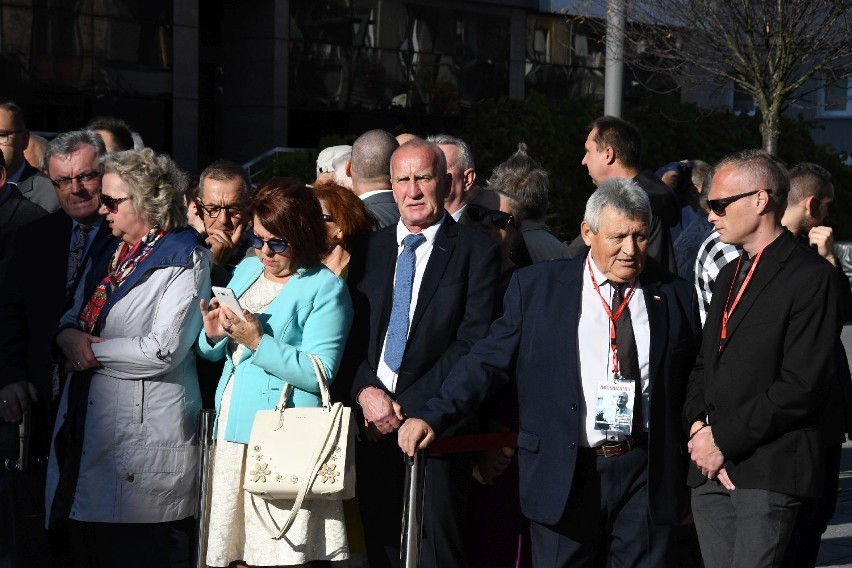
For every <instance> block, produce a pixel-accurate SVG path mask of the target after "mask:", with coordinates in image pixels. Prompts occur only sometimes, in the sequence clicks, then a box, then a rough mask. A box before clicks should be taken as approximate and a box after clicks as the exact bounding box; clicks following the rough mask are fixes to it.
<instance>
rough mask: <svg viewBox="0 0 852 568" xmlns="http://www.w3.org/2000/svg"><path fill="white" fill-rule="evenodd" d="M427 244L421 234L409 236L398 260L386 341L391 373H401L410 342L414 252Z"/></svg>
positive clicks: (386, 359)
mask: <svg viewBox="0 0 852 568" xmlns="http://www.w3.org/2000/svg"><path fill="white" fill-rule="evenodd" d="M425 242H426V237H424V236H423V235H421V234H417V235H408V236H407V237H405V238H404V239H403V240H402V246H403V247H404V248H403V249H402V254H400V255H399V258H398V259H397V260H396V283H395V284H394V286H393V307H392V308H391V315H390V321H389V322H388V335H387V340H386V341H385V363H386V364H387V366H388V367H390V369H391V371H393V372H394V373H396V372H397V371H399V365H400V364H401V363H402V354H403V352H404V351H405V342H406V341H408V313H409V311H410V309H411V288H412V285H413V284H414V263H415V261H416V257H415V255H414V250H415V249H416V248H417V247H419V246H420V245H422V244H423V243H425Z"/></svg>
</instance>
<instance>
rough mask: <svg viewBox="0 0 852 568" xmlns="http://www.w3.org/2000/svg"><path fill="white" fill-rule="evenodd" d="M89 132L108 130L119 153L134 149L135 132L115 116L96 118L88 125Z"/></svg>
mask: <svg viewBox="0 0 852 568" xmlns="http://www.w3.org/2000/svg"><path fill="white" fill-rule="evenodd" d="M86 128H88V129H89V130H106V131H107V132H109V133H110V134H112V139H113V141H114V142H115V143H116V145H117V146H118V151H122V150H132V149H133V132H132V131H131V130H130V127H129V126H128V125H127V123H126V122H124V121H123V120H121V119H120V118H115V117H114V116H96V117H95V118H93V119H92V120H90V121H89V124H87V125H86Z"/></svg>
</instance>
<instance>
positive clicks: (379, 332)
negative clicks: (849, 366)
mask: <svg viewBox="0 0 852 568" xmlns="http://www.w3.org/2000/svg"><path fill="white" fill-rule="evenodd" d="M396 227H397V226H396V224H394V225H391V226H388V227H386V228H384V229H380V230H379V231H376V232H375V233H372V234H371V235H369V237H368V238H367V240H366V242H365V243H364V247H363V248H362V249H361V250H360V251H355V252H353V255H352V261H351V262H350V264H349V279H348V284H349V290H350V292H351V294H352V303H353V307H354V309H355V314H354V319H353V325H352V330H351V332H350V334H349V337H350V341H349V345H348V348H347V359H349V360H350V364H349V367H348V368H351V369H352V372H353V373H354V378H353V383H352V388H351V395H352V396H353V397H354V396H357V394H358V392H360V390H361V389H362V388H364V387H366V386H368V385H375V386H378V387H379V388H383V387H382V385H381V382H380V381H379V379H378V378H377V377H376V369H377V368H378V363H379V357H380V356H381V351H382V346H383V344H384V339H385V333H386V332H387V326H388V320H389V319H390V312H391V305H392V298H393V279H394V272H395V267H396V258H397V243H396ZM499 272H500V258H499V250H498V247H497V245H496V244H495V243H494V242H492V241H491V240H490V239H488V238H487V237H485V236H484V235H482V234H480V233H478V232H476V231H474V230H473V229H470V228H469V227H465V226H463V225H459V224H458V223H456V222H455V221H454V220H453V219H452V217H450V216H449V215H445V216H444V221H443V224H442V226H441V228H440V229H439V231H438V234H437V235H436V237H435V243H434V247H433V249H432V254H431V256H430V257H429V262H428V264H427V266H426V271H425V273H424V275H423V281H422V283H421V285H420V291H419V295H418V300H417V306H416V308H415V311H414V317H413V319H412V322H411V329H410V332H409V337H408V343H407V344H406V348H405V353H404V355H403V358H402V364H401V366H400V370H399V373H398V377H399V378H398V381H397V388H396V392H395V393H391V395H392V396H393V397H394V398H395V399H396V400H398V401H399V402H400V403H401V404H402V406H403V408H404V409H405V410H406V412H411V411H414V410H415V409H417V408H419V407H421V406H422V405H423V404H424V403H425V402H426V401H427V400H429V399H430V398H432V397H433V396H435V395H436V394H437V393H438V392H439V391H440V389H441V384H442V383H443V381H444V378H445V377H446V376H447V374H449V372H450V369H451V368H452V366H453V364H454V363H455V362H456V360H458V358H459V357H461V356H462V355H463V354H465V353H467V352H468V350H469V349H470V347H471V346H472V345H473V344H474V343H475V342H476V341H477V340H479V339H480V338H482V337H484V336H485V333H486V332H487V331H488V325H489V324H490V323H491V321H492V319H493V318H494V306H495V296H496V293H497V286H498V280H499Z"/></svg>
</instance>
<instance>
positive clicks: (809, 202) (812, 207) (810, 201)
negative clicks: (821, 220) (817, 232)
mask: <svg viewBox="0 0 852 568" xmlns="http://www.w3.org/2000/svg"><path fill="white" fill-rule="evenodd" d="M802 205H803V206H804V208H805V213H807V214H808V215H809V216H811V217H813V218H815V219H816V218H818V217H819V213H820V205H821V203H820V202H819V200H818V199H817V198H816V195H809V196H808V197H806V198H805V202H804V203H803V204H802Z"/></svg>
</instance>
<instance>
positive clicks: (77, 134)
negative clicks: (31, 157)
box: [41, 130, 106, 172]
mask: <svg viewBox="0 0 852 568" xmlns="http://www.w3.org/2000/svg"><path fill="white" fill-rule="evenodd" d="M84 145H86V146H91V147H92V148H94V149H95V154H97V156H98V157H99V158H101V157H103V156H104V155H105V154H106V145H105V144H104V140H103V138H101V136H100V134H98V133H97V132H95V131H93V130H72V131H71V132H64V133H62V134H60V135H59V136H57V137H56V138H54V139H53V140H51V141H50V142H48V144H47V148H46V149H45V151H44V157H43V158H42V162H41V169H42V170H44V171H46V172H48V171H50V169H49V168H48V166H49V165H50V160H51V159H53V158H56V157H60V156H67V155H68V154H71V153H73V152H76V151H77V150H79V149H80V146H84Z"/></svg>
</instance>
